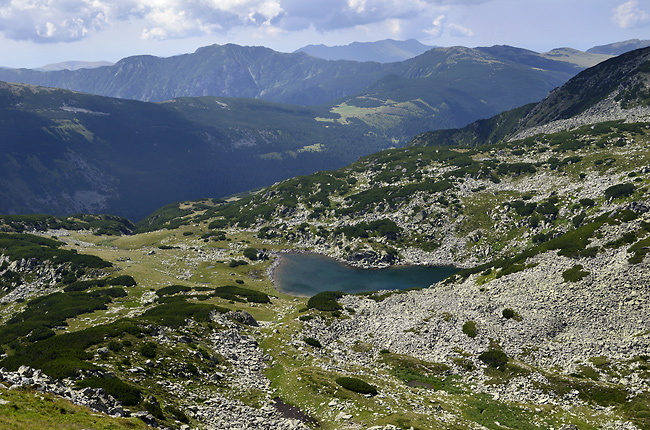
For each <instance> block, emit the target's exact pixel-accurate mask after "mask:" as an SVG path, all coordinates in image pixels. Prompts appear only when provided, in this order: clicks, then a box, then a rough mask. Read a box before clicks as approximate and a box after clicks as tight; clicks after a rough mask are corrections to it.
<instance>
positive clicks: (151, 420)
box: [132, 411, 158, 427]
mask: <svg viewBox="0 0 650 430" xmlns="http://www.w3.org/2000/svg"><path fill="white" fill-rule="evenodd" d="M132 416H133V417H135V418H138V419H140V420H142V421H143V422H144V423H145V424H147V425H149V426H151V427H158V421H156V418H155V417H154V416H153V415H151V414H150V413H149V412H144V411H138V412H135V413H134V414H132Z"/></svg>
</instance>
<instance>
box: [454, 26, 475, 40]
mask: <svg viewBox="0 0 650 430" xmlns="http://www.w3.org/2000/svg"><path fill="white" fill-rule="evenodd" d="M449 34H451V35H452V36H455V37H472V36H474V32H473V31H472V30H470V29H469V28H466V27H463V26H462V25H458V24H449Z"/></svg>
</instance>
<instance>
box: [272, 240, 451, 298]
mask: <svg viewBox="0 0 650 430" xmlns="http://www.w3.org/2000/svg"><path fill="white" fill-rule="evenodd" d="M291 256H305V257H306V258H304V259H303V260H302V261H301V262H300V263H296V262H295V261H292V260H291ZM315 260H316V261H315ZM287 264H292V265H293V266H292V267H290V270H291V274H290V276H289V281H282V280H281V278H282V277H283V276H285V275H283V274H282V273H280V272H279V271H278V270H282V268H284V267H285V266H286V265H287ZM310 269H311V270H310ZM458 270H460V269H459V268H458V267H455V266H438V265H418V264H396V265H389V266H386V267H369V268H361V267H358V266H354V265H351V264H349V262H347V261H344V260H343V261H342V260H340V259H338V258H333V257H331V256H328V255H324V254H321V253H318V252H312V251H306V250H286V251H285V250H282V251H278V252H275V253H274V261H273V262H272V263H271V265H270V266H269V268H268V269H267V275H268V277H269V279H270V280H271V283H272V284H273V287H274V288H275V289H276V290H277V291H278V292H280V293H283V294H287V295H290V296H293V297H311V296H312V295H313V294H316V293H318V292H321V291H339V290H340V291H343V292H346V293H350V294H354V293H358V292H374V291H394V290H403V289H408V288H428V287H430V286H431V285H433V284H435V283H437V282H440V281H442V280H443V279H444V278H446V277H447V276H449V275H451V274H453V273H455V272H457V271H458ZM292 276H295V277H296V278H291V277H292ZM283 283H284V285H283ZM323 285H326V286H325V287H324V286H323Z"/></svg>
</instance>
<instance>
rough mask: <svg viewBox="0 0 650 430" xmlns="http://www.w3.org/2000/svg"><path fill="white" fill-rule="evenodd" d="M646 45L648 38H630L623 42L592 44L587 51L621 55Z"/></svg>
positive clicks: (649, 41)
mask: <svg viewBox="0 0 650 430" xmlns="http://www.w3.org/2000/svg"><path fill="white" fill-rule="evenodd" d="M647 46H650V40H639V39H630V40H626V41H624V42H616V43H610V44H608V45H600V46H594V47H593V48H590V49H587V52H589V53H591V54H605V55H621V54H624V53H626V52H630V51H633V50H635V49H639V48H645V47H647Z"/></svg>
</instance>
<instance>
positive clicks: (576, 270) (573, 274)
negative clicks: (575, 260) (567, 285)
mask: <svg viewBox="0 0 650 430" xmlns="http://www.w3.org/2000/svg"><path fill="white" fill-rule="evenodd" d="M582 269H583V267H582V264H576V265H575V266H573V267H572V268H570V269H567V270H565V271H564V272H562V278H564V282H577V281H579V280H580V279H582V278H584V277H585V276H587V275H588V274H589V272H587V271H585V270H582Z"/></svg>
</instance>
